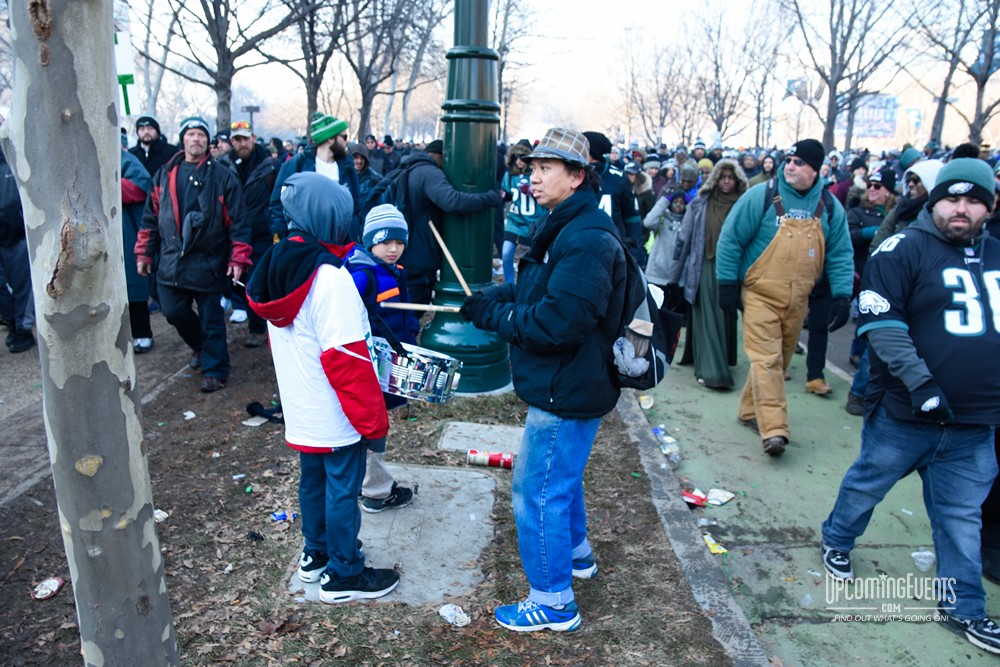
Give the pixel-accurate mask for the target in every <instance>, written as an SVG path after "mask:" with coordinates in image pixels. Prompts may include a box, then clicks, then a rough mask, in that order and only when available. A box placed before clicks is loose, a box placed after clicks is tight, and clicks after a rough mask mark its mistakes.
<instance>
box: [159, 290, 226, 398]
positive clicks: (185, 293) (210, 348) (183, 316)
mask: <svg viewBox="0 0 1000 667" xmlns="http://www.w3.org/2000/svg"><path fill="white" fill-rule="evenodd" d="M159 292H160V307H161V308H162V309H163V315H164V317H166V318H167V322H169V323H170V324H171V326H173V327H174V328H175V329H177V333H178V334H180V337H181V339H182V340H183V341H184V342H185V343H187V345H188V347H190V348H191V349H192V350H193V351H195V352H200V353H201V373H202V375H211V376H213V377H217V378H220V379H222V380H225V379H227V378H228V377H229V347H228V346H227V344H226V311H224V310H223V309H222V304H220V303H219V299H220V298H221V297H222V294H221V293H220V292H195V291H194V290H189V289H183V288H180V287H171V286H170V285H164V284H163V283H160V286H159ZM192 302H194V303H196V304H197V305H198V313H197V314H195V312H194V311H193V310H192V309H191V303H192Z"/></svg>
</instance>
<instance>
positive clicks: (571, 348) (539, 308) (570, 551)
mask: <svg viewBox="0 0 1000 667" xmlns="http://www.w3.org/2000/svg"><path fill="white" fill-rule="evenodd" d="M589 149H590V147H589V142H588V141H587V138H586V137H585V136H584V135H583V134H581V133H580V132H576V131H573V130H567V129H564V128H553V129H550V130H549V131H548V132H547V133H546V135H545V138H544V139H542V141H541V143H540V144H539V145H538V146H537V148H536V149H535V151H534V152H533V153H531V154H529V155H528V156H526V157H525V161H529V162H530V163H531V168H532V175H531V187H532V190H533V192H534V196H535V199H536V201H537V202H538V203H539V204H540V205H541V206H543V207H545V208H547V209H549V211H550V213H549V216H548V218H547V219H546V220H545V222H544V224H543V225H542V226H541V228H540V229H539V230H538V231H537V233H536V235H535V238H534V241H533V244H532V246H531V250H530V251H529V252H528V254H527V255H526V256H525V257H524V258H523V259H522V260H521V264H520V267H519V273H518V280H517V283H516V284H510V283H506V284H503V285H498V286H493V287H490V288H487V289H486V290H483V291H481V292H476V293H474V294H473V295H472V296H470V297H469V298H468V299H466V301H465V304H464V305H463V306H462V315H463V316H464V317H465V318H466V319H467V320H469V321H471V322H473V323H474V324H475V325H476V326H477V327H479V328H480V329H485V330H488V331H494V332H496V334H497V335H498V336H500V338H503V339H504V340H506V341H507V342H509V343H510V346H511V351H510V357H511V368H512V373H513V381H514V391H515V392H517V395H518V396H519V397H520V398H521V400H523V401H524V402H525V403H527V404H528V406H529V407H528V417H527V421H526V423H525V431H524V438H523V440H522V441H521V449H520V452H519V454H518V461H517V465H516V466H515V469H514V479H513V487H512V496H513V504H514V517H515V519H516V521H517V535H518V544H519V545H520V549H521V562H522V565H523V567H524V571H525V574H526V575H527V578H528V583H529V584H530V586H531V590H530V592H529V594H528V599H527V600H526V601H524V602H521V603H515V604H510V605H505V606H501V607H498V608H497V610H496V619H497V622H498V623H499V624H500V625H502V626H503V627H506V628H510V629H514V630H528V631H531V630H543V629H550V630H557V631H571V630H575V629H577V628H578V627H579V625H580V614H579V611H578V609H577V604H576V601H575V600H574V596H573V586H572V581H573V577H577V578H591V577H593V576H595V575H596V574H597V564H596V563H595V560H594V553H593V551H592V550H591V548H590V544H589V542H588V541H587V527H586V526H587V513H586V508H585V506H584V498H583V470H584V467H585V466H586V464H587V458H588V456H589V455H590V449H591V446H592V445H593V442H594V437H595V436H596V434H597V429H598V427H599V426H600V423H601V418H602V417H603V416H604V415H606V414H607V413H608V412H610V411H611V410H612V409H613V408H614V407H615V404H616V403H617V401H618V396H619V388H618V385H617V384H616V382H615V380H614V379H613V377H614V376H615V370H614V367H613V361H611V358H612V355H611V346H612V343H613V341H614V340H615V338H616V337H617V335H618V334H617V332H619V331H620V330H621V328H622V320H623V316H624V315H623V311H624V305H625V304H624V297H623V295H624V294H625V278H626V260H625V251H624V249H623V246H622V242H621V238H620V236H619V234H618V231H617V230H616V228H615V225H614V223H613V222H612V221H611V218H609V217H608V215H607V214H606V213H604V212H603V211H601V209H600V208H599V207H598V201H597V197H596V194H595V191H596V189H597V187H596V185H597V181H596V176H595V173H594V170H593V167H591V166H589V165H588V159H587V156H588V154H589ZM546 258H547V259H546Z"/></svg>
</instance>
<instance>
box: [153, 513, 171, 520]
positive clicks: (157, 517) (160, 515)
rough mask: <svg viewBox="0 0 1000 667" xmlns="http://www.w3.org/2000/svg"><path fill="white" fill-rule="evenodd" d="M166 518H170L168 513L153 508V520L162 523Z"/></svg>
mask: <svg viewBox="0 0 1000 667" xmlns="http://www.w3.org/2000/svg"><path fill="white" fill-rule="evenodd" d="M168 518H170V515H169V514H167V513H166V512H164V511H163V510H153V521H155V522H156V523H163V522H164V521H166V520H167V519H168Z"/></svg>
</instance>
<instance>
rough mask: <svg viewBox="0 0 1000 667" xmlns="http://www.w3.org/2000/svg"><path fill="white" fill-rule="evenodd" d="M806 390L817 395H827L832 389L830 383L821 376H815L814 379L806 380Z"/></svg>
mask: <svg viewBox="0 0 1000 667" xmlns="http://www.w3.org/2000/svg"><path fill="white" fill-rule="evenodd" d="M806 391H807V392H808V393H810V394H816V395H817V396H829V395H830V394H832V393H833V389H831V388H830V385H828V384H827V383H826V380H824V379H823V378H816V379H815V380H809V381H808V382H806Z"/></svg>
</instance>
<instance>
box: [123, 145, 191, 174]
mask: <svg viewBox="0 0 1000 667" xmlns="http://www.w3.org/2000/svg"><path fill="white" fill-rule="evenodd" d="M178 151H180V149H179V148H177V146H174V145H173V144H168V143H167V142H166V141H165V140H164V139H163V137H160V138H159V139H157V140H156V141H155V142H154V143H153V144H152V145H150V147H149V155H146V151H144V150H143V149H142V145H141V144H136V145H135V146H133V147H132V148H130V149H128V152H129V153H131V154H132V155H134V156H136V157H137V158H139V162H141V163H142V166H143V167H145V168H146V171H148V172H149V175H150V176H156V172H157V171H158V170H159V169H160V167H162V166H163V165H165V164H166V163H167V160H169V159H170V158H172V157H173V156H175V155H177V153H178Z"/></svg>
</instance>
